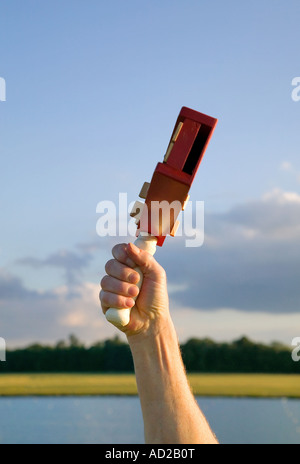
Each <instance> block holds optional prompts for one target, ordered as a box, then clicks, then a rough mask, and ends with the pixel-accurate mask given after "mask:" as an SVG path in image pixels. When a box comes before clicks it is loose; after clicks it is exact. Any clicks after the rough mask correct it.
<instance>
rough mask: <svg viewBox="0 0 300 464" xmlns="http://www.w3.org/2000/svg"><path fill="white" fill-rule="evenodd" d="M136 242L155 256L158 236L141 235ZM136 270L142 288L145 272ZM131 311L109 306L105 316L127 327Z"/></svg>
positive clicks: (139, 285) (120, 326)
mask: <svg viewBox="0 0 300 464" xmlns="http://www.w3.org/2000/svg"><path fill="white" fill-rule="evenodd" d="M134 244H135V245H136V246H137V247H138V248H140V249H141V250H145V251H147V252H148V253H150V254H151V255H152V256H153V255H154V254H155V252H156V244H157V238H156V237H153V236H151V235H145V236H144V235H140V236H139V237H138V239H137V240H136V241H135V242H134ZM135 271H137V272H138V273H139V275H140V281H139V283H138V284H137V286H138V287H139V289H141V287H142V285H143V274H142V271H141V270H140V269H139V268H138V267H136V268H135ZM137 298H138V296H137V297H136V298H134V300H136V299H137ZM130 313H131V309H129V308H124V309H116V308H109V309H108V310H107V311H106V314H105V317H106V319H107V320H108V322H110V323H111V324H113V325H114V326H116V327H118V328H122V327H126V326H127V325H128V324H129V322H130Z"/></svg>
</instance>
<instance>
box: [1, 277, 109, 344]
mask: <svg viewBox="0 0 300 464" xmlns="http://www.w3.org/2000/svg"><path fill="white" fill-rule="evenodd" d="M17 281H18V279H15V278H13V277H11V283H12V285H13V284H14V283H16V282H17ZM0 282H1V283H0V288H1V289H2V288H3V286H2V281H1V280H0ZM19 284H20V287H18V288H17V291H16V292H15V293H14V294H12V293H8V292H7V293H6V294H4V295H3V294H1V298H0V336H1V337H3V338H4V339H5V340H6V342H7V345H8V346H9V347H14V346H25V345H27V344H31V343H33V342H43V343H51V344H53V343H55V342H57V341H58V340H61V339H67V338H68V336H69V335H70V334H71V333H75V334H76V335H78V336H79V338H80V339H82V340H83V341H85V342H86V343H92V342H95V341H97V340H103V339H104V338H109V337H111V336H113V335H115V334H116V333H117V329H115V328H114V327H113V326H111V325H110V324H108V323H107V321H106V319H105V317H104V315H103V314H102V311H101V308H100V304H99V298H98V296H99V285H97V284H93V283H90V282H82V283H81V284H80V285H79V286H78V287H76V288H75V291H74V292H73V296H72V297H70V293H69V288H68V286H61V287H56V288H53V289H52V291H51V292H45V293H42V292H41V293H37V292H30V291H28V290H26V289H25V288H24V287H23V286H22V284H21V283H20V281H19ZM20 288H21V289H22V291H20V290H19V289H20ZM24 296H25V297H24Z"/></svg>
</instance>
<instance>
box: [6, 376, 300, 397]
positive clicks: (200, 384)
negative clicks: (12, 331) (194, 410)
mask: <svg viewBox="0 0 300 464" xmlns="http://www.w3.org/2000/svg"><path fill="white" fill-rule="evenodd" d="M188 378H189V381H190V385H191V389H192V391H193V393H194V395H195V396H198V397H211V398H217V397H219V398H265V399H278V398H289V399H300V375H297V374H234V373H232V374H217V373H216V374H211V373H210V374H203V373H199V374H195V373H193V374H188ZM97 396H99V397H100V396H115V397H122V396H128V397H134V396H137V387H136V381H135V376H134V374H78V373H72V374H71V373H70V374H69V373H67V374H61V373H59V374H52V373H51V374H36V373H34V374H33V373H27V374H26V373H25V374H24V373H22V374H0V398H25V397H39V398H41V397H57V398H59V397H61V398H62V397H64V398H65V397H97Z"/></svg>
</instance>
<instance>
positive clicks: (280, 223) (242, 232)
mask: <svg viewBox="0 0 300 464" xmlns="http://www.w3.org/2000/svg"><path fill="white" fill-rule="evenodd" d="M205 236H206V238H208V240H207V241H206V242H205V244H204V246H203V247H202V248H194V249H192V250H191V249H188V248H184V246H183V243H184V239H179V238H178V239H176V244H175V239H174V241H173V243H171V240H169V243H168V244H167V245H165V247H166V248H168V250H166V248H165V250H163V251H162V253H161V258H162V259H161V260H160V261H161V263H162V264H163V266H164V267H165V268H166V269H167V274H168V278H169V281H170V283H171V284H172V288H173V292H174V287H176V285H178V286H182V285H185V288H186V290H185V291H184V292H180V291H178V292H177V293H175V294H174V296H173V299H174V301H175V299H176V303H178V302H180V304H182V305H184V306H186V305H187V306H189V307H191V308H198V309H202V310H212V309H217V308H233V309H238V310H243V311H255V312H267V313H292V312H298V311H299V309H300V286H299V282H300V247H299V243H300V196H299V195H298V194H295V193H287V192H281V191H279V190H276V191H273V192H270V193H269V194H266V195H264V196H263V198H261V199H260V200H256V201H252V202H248V203H245V204H241V205H237V206H235V207H234V208H232V209H231V210H230V211H228V212H227V213H225V214H207V215H206V234H205ZM180 243H181V246H179V245H180ZM158 259H159V257H158Z"/></svg>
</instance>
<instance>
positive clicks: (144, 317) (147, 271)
mask: <svg viewBox="0 0 300 464" xmlns="http://www.w3.org/2000/svg"><path fill="white" fill-rule="evenodd" d="M112 254H113V256H114V259H112V260H110V261H108V262H107V263H106V266H105V271H106V273H107V275H106V276H105V277H103V279H102V281H101V287H102V290H101V292H100V301H101V306H102V310H103V312H104V314H105V313H106V311H107V310H108V309H109V308H116V309H122V308H132V310H131V316H130V322H129V324H128V325H127V326H126V327H123V328H121V329H120V330H122V331H123V332H125V333H126V335H127V336H128V337H131V336H133V335H140V336H147V335H156V334H158V333H160V332H161V331H162V330H163V329H164V327H165V325H166V324H168V323H169V322H170V314H169V298H168V292H167V279H166V273H165V270H164V269H163V268H162V267H161V266H160V265H159V264H158V263H157V261H156V260H155V259H154V257H153V256H152V255H150V254H149V253H147V252H146V251H143V250H140V249H139V248H138V247H136V246H135V245H134V244H132V243H130V244H128V245H126V244H120V245H116V246H115V247H114V248H113V250H112ZM135 267H139V268H140V270H141V271H142V273H143V276H144V280H143V284H142V288H141V290H140V291H139V289H138V287H137V285H136V284H137V283H138V282H139V279H140V276H139V274H138V273H137V272H136V271H135V270H134V268H135ZM136 296H138V297H137V300H136V302H135V301H134V299H133V298H135V297H136Z"/></svg>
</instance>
